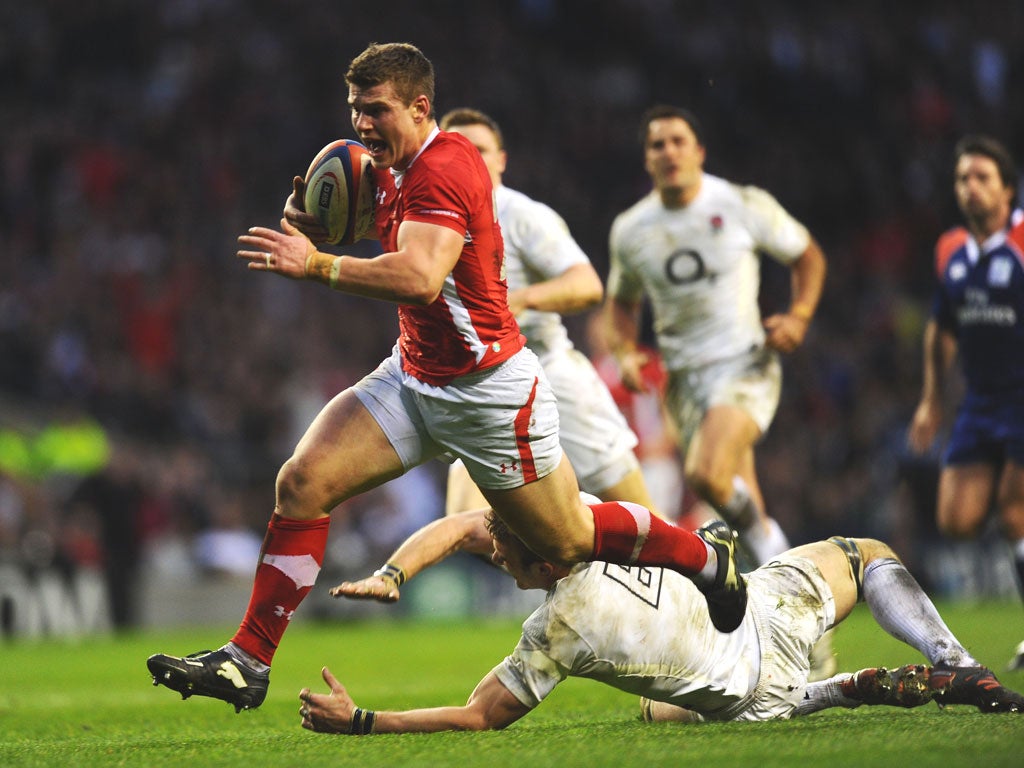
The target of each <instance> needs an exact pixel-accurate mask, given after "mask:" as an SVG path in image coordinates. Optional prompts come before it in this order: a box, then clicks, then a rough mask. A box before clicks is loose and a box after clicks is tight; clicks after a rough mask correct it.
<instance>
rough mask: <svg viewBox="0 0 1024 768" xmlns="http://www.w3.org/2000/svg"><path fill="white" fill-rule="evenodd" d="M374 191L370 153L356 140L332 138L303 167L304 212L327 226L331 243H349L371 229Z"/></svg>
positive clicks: (323, 225) (328, 240)
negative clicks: (304, 178) (304, 183)
mask: <svg viewBox="0 0 1024 768" xmlns="http://www.w3.org/2000/svg"><path fill="white" fill-rule="evenodd" d="M375 194H376V189H375V186H374V181H373V171H372V170H371V169H370V156H369V154H368V153H367V151H366V147H364V146H363V145H362V144H360V143H359V142H358V141H351V140H349V139H338V140H337V141H332V142H331V143H330V144H328V145H327V146H326V147H324V148H323V149H321V150H320V151H319V152H318V153H317V155H316V157H314V158H313V162H311V163H310V164H309V170H308V171H306V197H305V200H304V201H303V202H304V204H305V207H306V213H311V214H313V215H314V216H316V219H317V221H319V222H320V225H321V226H322V227H323V228H324V229H326V230H327V233H328V235H327V242H328V243H330V244H331V245H350V244H351V243H354V242H355V241H356V240H360V239H362V238H363V237H365V236H366V235H367V233H369V232H371V231H372V230H373V227H374V222H373V202H374V195H375ZM371 236H374V235H371Z"/></svg>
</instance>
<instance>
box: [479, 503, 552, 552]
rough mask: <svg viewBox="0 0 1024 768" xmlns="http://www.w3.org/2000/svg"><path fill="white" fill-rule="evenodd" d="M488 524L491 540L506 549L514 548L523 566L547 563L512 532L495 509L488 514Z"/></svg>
mask: <svg viewBox="0 0 1024 768" xmlns="http://www.w3.org/2000/svg"><path fill="white" fill-rule="evenodd" d="M486 522H487V532H488V533H489V534H491V538H492V539H494V540H495V541H497V542H498V543H500V544H503V545H505V546H506V547H512V548H514V549H515V550H516V551H517V552H518V553H519V559H520V560H522V562H523V565H532V564H533V563H544V562H547V561H546V560H545V559H544V558H543V557H541V556H540V555H538V554H537V553H536V552H534V551H533V550H532V549H530V548H529V547H528V546H526V544H524V543H523V540H522V539H520V538H519V537H518V536H517V535H516V534H515V533H513V532H512V529H511V528H509V527H508V525H507V524H506V523H505V521H504V520H502V519H501V518H500V517H498V516H497V515H496V514H495V512H494V510H493V509H492V510H491V511H490V512H488V513H487V519H486Z"/></svg>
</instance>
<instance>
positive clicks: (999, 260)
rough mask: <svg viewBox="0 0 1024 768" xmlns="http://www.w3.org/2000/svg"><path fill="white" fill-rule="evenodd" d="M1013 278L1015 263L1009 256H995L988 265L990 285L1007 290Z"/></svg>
mask: <svg viewBox="0 0 1024 768" xmlns="http://www.w3.org/2000/svg"><path fill="white" fill-rule="evenodd" d="M1011 277H1013V262H1012V261H1011V260H1010V257H1009V256H994V257H992V263H991V264H989V265H988V284H989V285H991V286H993V287H995V288H1005V287H1006V286H1008V285H1009V284H1010V278H1011Z"/></svg>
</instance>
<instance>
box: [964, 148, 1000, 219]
mask: <svg viewBox="0 0 1024 768" xmlns="http://www.w3.org/2000/svg"><path fill="white" fill-rule="evenodd" d="M953 188H954V191H955V192H956V200H957V203H958V204H959V205H960V210H961V211H963V213H964V216H966V217H967V218H969V219H977V218H986V217H988V216H991V215H993V214H995V213H998V212H999V211H1000V210H1005V211H1006V214H1007V215H1008V214H1009V210H1010V200H1011V199H1012V197H1013V190H1012V189H1007V188H1006V187H1005V186H1003V180H1002V177H1001V176H1000V175H999V166H997V165H996V161H995V160H993V159H992V158H991V157H987V156H986V155H961V157H960V159H959V160H958V161H957V163H956V171H955V173H954V177H953Z"/></svg>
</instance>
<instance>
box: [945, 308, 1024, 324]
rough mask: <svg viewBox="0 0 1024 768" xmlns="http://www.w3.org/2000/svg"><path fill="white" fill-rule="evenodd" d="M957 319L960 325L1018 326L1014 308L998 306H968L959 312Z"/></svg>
mask: <svg viewBox="0 0 1024 768" xmlns="http://www.w3.org/2000/svg"><path fill="white" fill-rule="evenodd" d="M956 319H957V322H958V323H960V325H999V326H1003V327H1007V328H1009V327H1012V326H1014V325H1016V324H1017V312H1016V311H1015V310H1014V308H1013V307H1007V306H1000V305H998V304H990V305H972V304H968V305H967V306H964V307H960V309H958V310H957V313H956Z"/></svg>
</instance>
